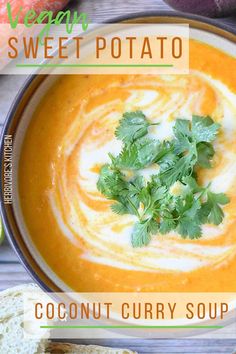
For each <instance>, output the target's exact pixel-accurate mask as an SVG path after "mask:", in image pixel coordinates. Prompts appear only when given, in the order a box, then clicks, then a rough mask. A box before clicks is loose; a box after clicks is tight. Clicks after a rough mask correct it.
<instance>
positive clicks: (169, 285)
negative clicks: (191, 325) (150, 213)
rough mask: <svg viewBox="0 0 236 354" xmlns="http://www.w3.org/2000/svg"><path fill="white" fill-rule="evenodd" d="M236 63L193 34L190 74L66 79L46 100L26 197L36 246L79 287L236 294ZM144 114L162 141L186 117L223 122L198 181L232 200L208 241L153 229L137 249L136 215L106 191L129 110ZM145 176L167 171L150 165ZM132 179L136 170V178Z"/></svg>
mask: <svg viewBox="0 0 236 354" xmlns="http://www.w3.org/2000/svg"><path fill="white" fill-rule="evenodd" d="M235 67H236V59H235V58H234V57H231V56H229V55H227V54H226V53H224V52H222V51H220V50H218V49H216V48H214V47H211V46H208V45H205V44H203V43H200V42H197V41H194V40H190V74H189V75H176V76H174V75H170V76H166V75H163V76H162V75H159V76H147V75H139V76H135V75H87V76H86V75H81V76H80V75H65V76H61V77H58V78H57V80H56V81H55V83H54V84H53V86H52V87H51V88H50V89H49V91H48V92H47V93H46V94H45V96H44V97H43V99H42V100H41V102H40V103H39V105H38V106H37V108H36V110H35V112H34V114H33V117H32V120H31V123H30V125H29V127H28V129H27V132H26V135H25V137H24V142H23V146H22V150H21V156H20V163H19V197H20V203H21V208H22V213H23V218H24V220H25V225H26V227H27V230H28V233H29V235H30V237H31V240H32V243H33V244H34V246H35V247H36V249H37V250H38V251H39V252H40V254H41V255H42V257H43V259H44V260H45V261H46V262H47V264H48V265H49V266H50V268H51V269H52V270H53V271H54V273H56V274H57V275H58V277H60V279H62V280H63V281H64V282H65V283H66V284H67V285H68V286H69V287H70V288H72V289H73V290H75V291H82V292H90V291H91V292H93V291H95V292H99V291H106V292H111V291H126V292H129V291H155V292H159V291H165V292H166V291H167V292H169V291H173V292H179V291H180V292H181V291H184V292H191V291H201V292H205V291H210V292H222V291H228V292H235V291H236V278H235V273H236V188H235V186H236V144H235V136H236V71H235ZM135 110H141V111H143V112H144V113H145V114H146V116H147V117H148V119H149V120H151V121H152V122H159V123H160V124H159V125H157V126H152V127H150V128H149V135H150V136H153V137H155V138H156V139H160V140H163V139H171V138H172V135H173V131H172V127H173V125H174V123H175V119H177V118H186V119H191V117H192V114H197V115H210V116H211V117H212V118H213V120H214V121H215V122H219V123H220V124H221V128H220V132H219V134H218V135H217V137H216V139H215V140H214V148H215V155H214V158H213V161H212V168H211V169H206V168H204V169H199V170H198V171H197V174H198V178H199V184H200V185H206V184H208V182H209V181H211V187H210V188H211V190H212V191H214V192H216V193H221V192H222V193H225V194H226V195H227V196H228V197H229V198H230V203H229V204H227V205H224V206H223V210H224V213H225V217H224V219H223V222H222V223H221V224H220V225H219V226H214V225H203V228H202V230H203V235H202V237H201V238H200V239H197V240H190V239H183V238H181V237H180V235H178V234H177V233H176V234H175V233H173V232H171V233H169V234H166V235H159V234H157V235H154V236H153V237H152V240H151V242H150V244H149V245H148V246H145V247H141V248H133V247H132V245H131V241H130V238H131V237H130V236H131V232H132V229H133V225H134V221H135V220H136V219H135V217H134V216H130V215H123V216H120V215H116V214H114V213H113V212H112V211H111V209H110V205H111V203H112V201H109V200H107V199H106V198H105V197H104V196H103V195H102V194H100V193H99V192H98V190H97V186H96V183H97V180H98V176H99V172H100V169H101V166H102V165H104V164H105V163H107V162H109V161H110V160H109V157H108V153H109V152H110V153H112V154H114V155H117V154H118V153H119V151H120V149H121V142H120V141H118V140H117V139H116V138H115V136H114V131H115V129H116V127H117V125H118V122H119V120H120V119H121V117H122V114H123V113H124V112H127V111H135ZM137 173H141V174H142V175H143V176H144V178H145V179H146V180H148V179H149V178H150V176H151V175H152V174H156V173H158V166H157V165H155V166H150V167H149V168H146V169H144V170H142V171H137ZM128 177H130V176H129V175H127V178H128Z"/></svg>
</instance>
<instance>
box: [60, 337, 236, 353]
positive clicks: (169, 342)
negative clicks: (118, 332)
mask: <svg viewBox="0 0 236 354" xmlns="http://www.w3.org/2000/svg"><path fill="white" fill-rule="evenodd" d="M64 341H65V342H66V341H67V342H68V340H64ZM70 342H72V343H77V344H84V345H88V344H97V345H104V346H109V347H116V348H119V347H120V348H121V347H122V348H128V349H131V350H134V351H137V352H138V353H140V354H152V353H153V354H154V353H156V354H161V353H162V354H179V353H183V354H197V353H201V354H209V353H212V354H220V353H225V354H232V353H234V351H235V350H236V348H235V347H236V341H234V342H233V341H230V340H227V341H225V340H204V341H202V340H200V339H177V340H176V339H80V340H77V339H74V340H73V339H72V340H70Z"/></svg>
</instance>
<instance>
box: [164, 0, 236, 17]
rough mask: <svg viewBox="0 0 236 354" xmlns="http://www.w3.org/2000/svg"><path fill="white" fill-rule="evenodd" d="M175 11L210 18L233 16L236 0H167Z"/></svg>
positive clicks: (235, 10)
mask: <svg viewBox="0 0 236 354" xmlns="http://www.w3.org/2000/svg"><path fill="white" fill-rule="evenodd" d="M165 2H166V3H167V4H169V5H170V6H172V7H173V8H174V9H176V10H179V11H183V12H190V13H193V14H197V15H203V16H208V17H221V16H227V15H233V13H234V12H236V0H165Z"/></svg>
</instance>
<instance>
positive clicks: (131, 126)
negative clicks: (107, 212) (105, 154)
mask: <svg viewBox="0 0 236 354" xmlns="http://www.w3.org/2000/svg"><path fill="white" fill-rule="evenodd" d="M152 125H158V123H151V122H149V121H148V120H147V118H146V116H145V115H144V114H143V112H141V111H136V112H128V113H125V114H124V115H123V118H122V119H121V120H120V122H119V126H118V127H117V129H116V131H115V135H116V137H117V138H118V139H119V140H122V142H123V148H122V151H121V152H120V154H119V155H118V156H113V155H111V154H109V156H110V159H111V163H110V164H106V165H104V166H103V167H102V168H101V171H100V175H99V180H98V183H97V188H98V190H99V191H100V192H101V193H102V194H103V195H104V196H105V197H106V198H108V199H111V200H114V203H113V204H112V206H111V209H112V211H113V212H114V213H117V214H119V215H124V214H132V215H135V216H136V217H137V222H136V223H135V224H134V227H133V232H132V237H131V241H132V245H133V247H141V246H146V245H148V243H149V242H150V240H151V236H152V235H155V234H157V233H158V232H159V233H161V234H167V233H169V232H170V231H172V230H174V231H176V232H178V233H179V234H180V235H181V237H182V238H187V237H188V238H190V239H197V238H199V237H201V235H202V229H201V225H202V224H206V223H211V224H215V225H219V224H220V223H221V222H222V220H223V217H224V212H223V210H222V208H221V206H222V205H225V204H227V203H228V202H229V198H228V197H227V196H226V195H225V194H223V193H219V194H216V193H213V192H212V191H211V190H210V184H209V185H208V186H207V187H203V186H200V185H199V184H198V182H197V168H198V167H201V168H210V167H211V161H212V158H213V156H214V154H215V151H214V148H213V145H212V142H213V141H214V140H215V139H216V136H217V134H218V131H219V128H220V125H219V124H217V123H214V121H213V120H212V119H211V118H210V117H208V116H207V117H201V116H195V115H194V116H193V117H192V121H190V120H186V119H177V120H176V123H175V126H174V127H173V132H174V138H173V139H172V140H171V141H159V140H155V139H151V138H150V137H149V136H148V133H149V127H150V126H152ZM150 165H154V166H156V167H157V168H159V171H158V172H157V173H154V174H152V175H151V177H150V179H149V180H146V179H145V178H144V175H145V174H144V173H143V171H144V169H145V168H148V167H149V166H150ZM127 172H129V174H128V175H130V176H131V177H129V178H128V177H127Z"/></svg>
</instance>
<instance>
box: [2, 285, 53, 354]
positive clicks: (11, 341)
mask: <svg viewBox="0 0 236 354" xmlns="http://www.w3.org/2000/svg"><path fill="white" fill-rule="evenodd" d="M36 288H37V285H35V284H26V285H21V286H16V287H14V288H11V289H7V290H4V291H2V292H1V293H0V353H7V354H16V353H18V354H36V353H37V354H41V353H44V352H45V346H46V343H47V341H46V340H45V339H42V340H40V339H25V338H24V332H23V321H24V314H23V292H26V291H29V292H31V291H34V290H35V289H36Z"/></svg>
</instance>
